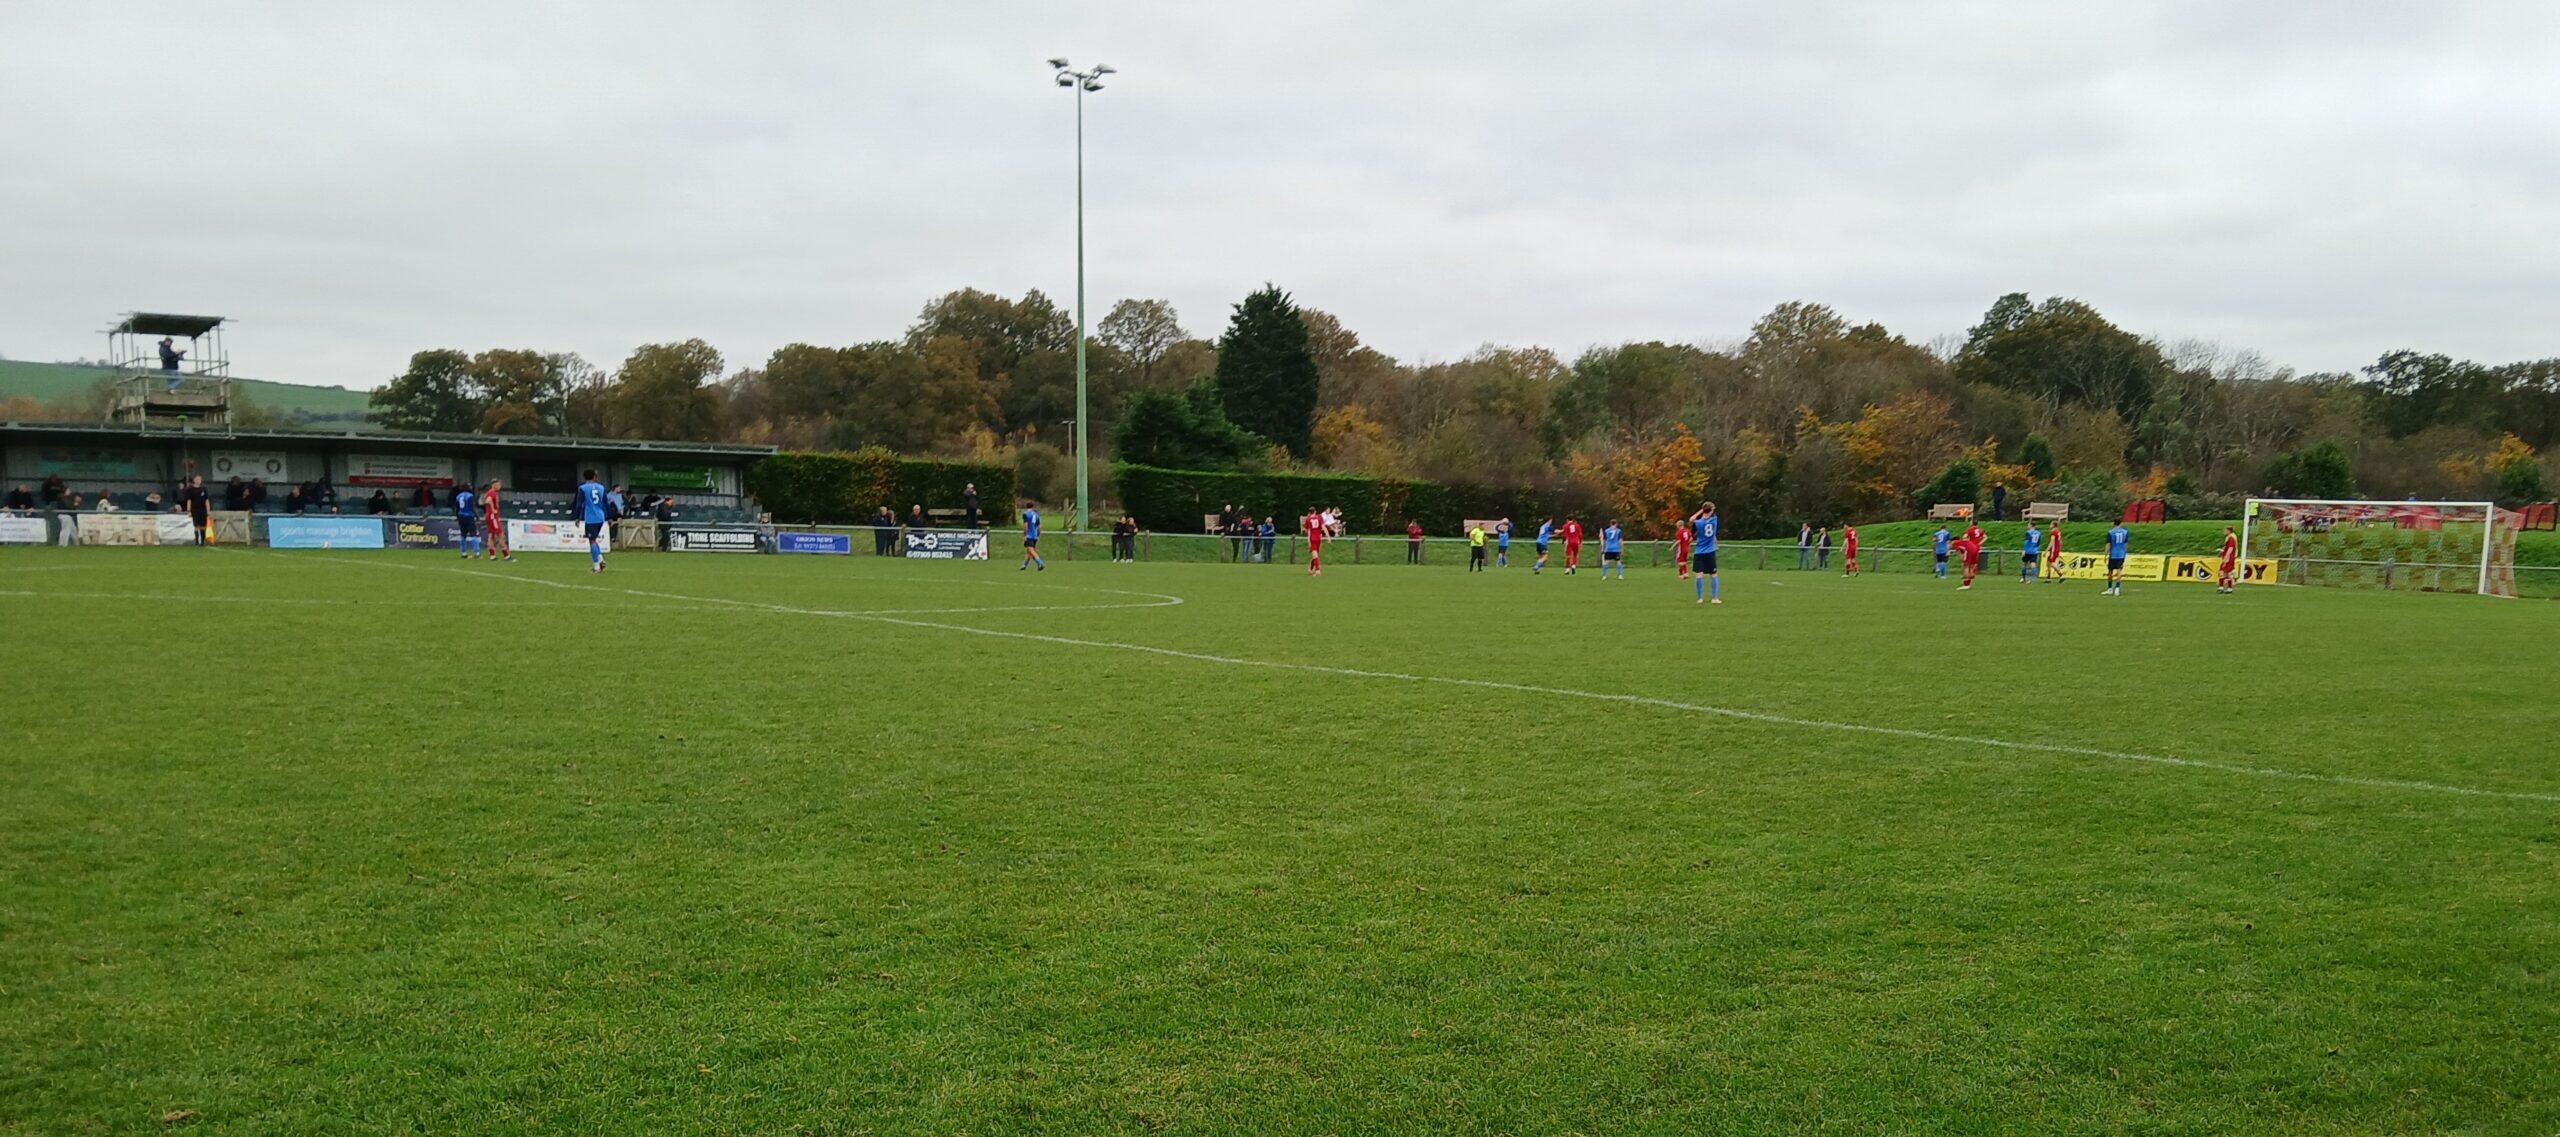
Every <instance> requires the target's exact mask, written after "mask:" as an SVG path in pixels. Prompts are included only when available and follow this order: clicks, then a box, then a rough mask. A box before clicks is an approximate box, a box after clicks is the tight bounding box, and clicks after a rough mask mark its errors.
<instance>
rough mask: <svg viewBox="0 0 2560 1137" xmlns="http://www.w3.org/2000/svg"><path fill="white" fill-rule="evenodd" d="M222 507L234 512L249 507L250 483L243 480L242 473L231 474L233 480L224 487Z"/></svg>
mask: <svg viewBox="0 0 2560 1137" xmlns="http://www.w3.org/2000/svg"><path fill="white" fill-rule="evenodd" d="M222 508H224V509H228V510H230V511H231V512H233V513H238V512H240V511H241V510H244V509H247V508H249V483H247V482H244V481H241V480H240V475H238V474H233V475H231V481H230V482H228V483H226V484H225V485H224V486H223V487H222Z"/></svg>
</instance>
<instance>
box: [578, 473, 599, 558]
mask: <svg viewBox="0 0 2560 1137" xmlns="http://www.w3.org/2000/svg"><path fill="white" fill-rule="evenodd" d="M578 521H579V523H580V524H582V525H584V526H586V534H587V571H588V572H603V571H604V483H603V482H599V481H597V480H596V472H595V471H593V470H589V471H587V472H586V480H584V481H581V482H579V483H578Z"/></svg>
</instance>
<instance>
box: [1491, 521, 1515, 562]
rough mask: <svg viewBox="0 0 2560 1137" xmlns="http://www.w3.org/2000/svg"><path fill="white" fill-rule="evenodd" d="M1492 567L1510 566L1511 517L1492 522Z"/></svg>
mask: <svg viewBox="0 0 2560 1137" xmlns="http://www.w3.org/2000/svg"><path fill="white" fill-rule="evenodd" d="M1493 567H1495V568H1510V567H1511V519H1510V518H1508V517H1505V518H1503V519H1502V520H1500V521H1496V522H1494V523H1493Z"/></svg>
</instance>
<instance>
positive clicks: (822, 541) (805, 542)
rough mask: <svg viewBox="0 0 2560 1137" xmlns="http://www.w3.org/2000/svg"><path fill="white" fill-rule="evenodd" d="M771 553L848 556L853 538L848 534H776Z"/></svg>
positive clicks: (850, 553) (851, 550)
mask: <svg viewBox="0 0 2560 1137" xmlns="http://www.w3.org/2000/svg"><path fill="white" fill-rule="evenodd" d="M773 551H774V552H777V553H834V554H836V555H838V556H850V555H852V553H853V536H852V535H851V534H849V533H776V534H774V535H773Z"/></svg>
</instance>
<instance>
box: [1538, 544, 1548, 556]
mask: <svg viewBox="0 0 2560 1137" xmlns="http://www.w3.org/2000/svg"><path fill="white" fill-rule="evenodd" d="M1538 555H1539V556H1542V557H1543V556H1546V555H1547V543H1546V542H1544V541H1540V542H1538Z"/></svg>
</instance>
